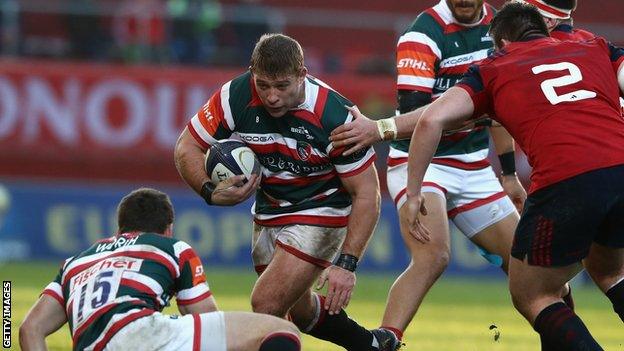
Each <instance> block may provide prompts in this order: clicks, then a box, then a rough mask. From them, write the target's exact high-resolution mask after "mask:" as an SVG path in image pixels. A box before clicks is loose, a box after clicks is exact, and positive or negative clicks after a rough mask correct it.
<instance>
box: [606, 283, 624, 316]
mask: <svg viewBox="0 0 624 351" xmlns="http://www.w3.org/2000/svg"><path fill="white" fill-rule="evenodd" d="M605 294H606V295H607V297H608V298H609V300H611V303H612V304H613V310H614V311H615V313H617V314H618V316H620V319H621V320H622V322H624V279H622V280H620V282H619V283H617V284H615V285H614V286H612V287H611V288H609V290H607V292H606V293H605Z"/></svg>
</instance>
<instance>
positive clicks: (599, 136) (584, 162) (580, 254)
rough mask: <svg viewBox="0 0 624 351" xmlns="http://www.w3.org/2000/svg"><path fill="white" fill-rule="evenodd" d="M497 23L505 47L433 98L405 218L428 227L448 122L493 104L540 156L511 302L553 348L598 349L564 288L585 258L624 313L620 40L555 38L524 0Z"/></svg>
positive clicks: (535, 158) (414, 156)
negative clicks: (430, 179) (427, 186)
mask: <svg viewBox="0 0 624 351" xmlns="http://www.w3.org/2000/svg"><path fill="white" fill-rule="evenodd" d="M490 33H491V35H492V36H493V38H494V42H495V44H496V47H497V48H499V51H498V52H496V53H495V54H494V55H493V56H492V57H491V58H488V59H486V60H484V61H483V62H482V63H480V64H479V65H476V66H473V67H471V68H470V70H469V72H468V73H467V74H466V76H465V77H464V78H463V80H462V81H461V82H460V83H459V84H458V85H457V86H456V87H454V88H451V89H449V90H448V91H447V92H446V93H445V94H444V95H443V96H442V97H440V99H438V100H437V101H435V102H434V103H433V104H432V105H431V106H430V107H428V108H427V110H426V111H425V112H424V113H423V115H422V117H421V119H420V121H419V122H418V126H417V128H416V130H415V131H414V133H413V136H412V143H411V145H410V150H409V151H410V153H409V161H408V163H409V165H408V168H409V178H408V179H409V181H408V190H407V194H408V200H407V203H406V205H405V206H406V208H407V213H408V226H409V230H410V232H412V233H413V235H416V236H420V235H423V233H422V231H423V228H422V223H419V216H418V213H419V212H420V213H422V212H424V211H426V208H425V205H427V202H426V201H427V200H426V198H424V196H423V195H422V194H421V190H422V187H423V177H424V176H425V173H426V170H427V166H428V164H429V161H430V160H431V157H432V156H433V155H434V153H435V147H436V145H437V143H438V140H439V139H440V136H441V134H442V130H443V129H448V128H453V127H455V126H458V125H461V124H462V123H463V122H465V121H467V120H471V119H474V118H478V117H479V116H481V115H483V114H484V113H488V114H490V116H493V118H495V119H496V120H497V121H498V122H500V123H501V124H502V125H503V126H505V128H506V129H507V130H508V131H509V132H510V133H511V134H512V135H513V136H514V137H515V139H516V140H517V141H518V143H519V144H520V146H521V147H522V149H523V150H525V151H526V152H527V155H528V158H529V163H530V164H531V165H532V166H533V172H532V174H531V180H532V185H531V188H530V191H529V197H528V199H527V202H526V206H525V208H524V211H523V214H522V219H521V220H520V223H519V225H518V229H517V230H516V234H515V239H514V245H513V248H512V259H511V260H510V268H509V275H510V291H511V295H512V299H513V302H514V305H515V306H516V308H517V309H518V311H520V313H522V315H523V316H524V317H525V318H526V319H527V320H528V321H529V322H530V323H531V324H532V325H533V327H534V329H535V330H536V331H537V332H538V333H539V334H540V336H541V337H542V338H543V339H545V340H546V341H547V342H548V344H549V345H551V346H552V347H553V348H554V349H556V350H602V348H601V347H600V346H599V345H598V343H597V342H596V341H595V340H594V339H593V337H592V336H591V334H590V333H589V331H588V330H587V328H586V327H585V325H584V324H583V322H582V321H581V320H580V318H579V317H578V316H577V315H576V314H575V313H574V312H573V311H572V310H571V309H570V308H569V307H568V306H566V305H565V304H564V303H563V301H562V300H561V298H560V297H559V296H560V294H559V293H560V291H561V289H562V288H563V286H564V284H565V283H566V282H567V281H568V280H569V279H570V278H572V277H573V276H574V275H575V274H577V273H578V271H579V270H580V269H581V268H582V266H581V264H580V263H581V262H583V265H584V266H585V269H586V270H587V272H588V273H589V274H590V276H591V277H592V279H593V280H594V282H595V283H596V285H597V286H598V287H599V288H600V289H601V290H602V291H603V292H604V293H605V294H606V295H607V297H608V298H609V300H610V301H611V302H612V304H613V308H614V310H615V312H616V313H617V314H618V315H619V317H620V319H622V321H624V273H623V272H624V235H622V228H623V226H624V182H622V179H624V120H623V119H622V114H621V112H620V108H619V102H618V98H619V94H620V93H621V92H622V91H624V50H622V49H618V48H615V47H613V46H611V45H609V44H608V43H607V42H606V41H605V40H604V39H602V38H594V39H591V40H586V41H583V42H574V41H557V40H553V39H551V38H549V37H548V29H547V27H546V25H545V23H544V21H543V19H542V18H541V16H540V14H539V12H538V11H537V9H536V8H535V7H533V6H530V5H526V4H522V3H517V2H513V3H508V4H507V5H505V6H504V7H503V9H502V10H501V11H500V12H499V13H498V14H497V15H496V17H495V18H494V20H493V21H492V24H491V29H490ZM614 73H615V75H616V76H617V79H615V78H614ZM555 88H557V89H555ZM536 92H537V93H536ZM511 102H513V103H511ZM492 112H493V113H492ZM580 126H582V128H580ZM427 206H428V205H427Z"/></svg>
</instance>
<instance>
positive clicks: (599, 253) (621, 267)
mask: <svg viewBox="0 0 624 351" xmlns="http://www.w3.org/2000/svg"><path fill="white" fill-rule="evenodd" d="M583 264H584V265H585V269H586V270H587V273H589V275H590V276H591V277H592V279H593V280H594V282H595V283H596V285H598V287H599V288H600V290H602V292H604V293H605V295H607V297H608V298H609V300H611V303H612V304H613V310H614V311H615V313H617V314H618V316H620V319H621V320H622V321H623V322H624V249H614V248H609V247H606V246H603V245H599V244H596V243H593V244H592V246H591V248H590V250H589V255H588V256H587V258H586V259H585V260H584V261H583Z"/></svg>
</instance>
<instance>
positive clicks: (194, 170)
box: [175, 34, 398, 351]
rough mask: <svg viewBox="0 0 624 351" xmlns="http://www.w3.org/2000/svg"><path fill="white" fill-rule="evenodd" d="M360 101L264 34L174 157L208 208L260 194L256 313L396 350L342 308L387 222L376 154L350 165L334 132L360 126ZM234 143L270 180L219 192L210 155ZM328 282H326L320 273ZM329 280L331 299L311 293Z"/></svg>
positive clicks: (347, 342)
mask: <svg viewBox="0 0 624 351" xmlns="http://www.w3.org/2000/svg"><path fill="white" fill-rule="evenodd" d="M345 105H347V106H352V105H353V104H352V103H351V102H350V101H349V100H347V99H346V98H345V97H343V96H342V95H340V94H339V93H338V92H336V91H334V90H333V89H331V88H330V87H329V86H328V85H327V84H325V83H323V82H322V81H320V80H318V79H316V78H314V77H312V76H310V75H308V71H307V69H306V67H305V64H304V55H303V50H302V48H301V46H300V45H299V43H298V42H297V41H295V40H294V39H292V38H290V37H288V36H285V35H282V34H267V35H263V36H262V37H261V38H260V40H259V41H258V43H257V44H256V46H255V48H254V50H253V53H252V56H251V62H250V67H249V70H248V71H247V72H245V73H243V74H241V75H240V76H238V77H236V78H234V79H232V80H231V81H229V82H227V83H225V84H224V85H223V86H222V87H221V88H220V89H219V90H218V91H217V92H216V93H215V94H214V95H213V96H212V97H211V98H210V99H209V100H208V102H207V103H206V104H205V105H204V106H203V107H202V108H201V109H200V111H199V112H198V113H197V114H196V115H195V116H193V117H192V118H191V121H190V122H189V123H188V125H187V127H186V128H185V129H184V131H183V132H182V134H181V136H180V138H179V139H178V143H177V145H176V150H175V160H176V165H177V168H178V171H179V172H180V174H181V176H182V178H183V179H184V180H185V181H186V182H187V183H188V184H189V186H190V187H191V188H193V190H195V191H196V192H197V193H198V194H200V195H201V196H202V197H203V198H204V199H205V200H206V202H207V203H208V204H209V205H234V204H237V203H240V202H241V201H243V200H245V199H246V198H248V197H250V196H251V195H252V193H253V192H255V200H256V201H255V204H254V206H253V209H252V212H253V217H254V218H253V220H254V230H253V243H252V246H253V247H252V258H253V263H254V265H255V269H256V272H257V273H258V274H259V278H258V280H257V281H256V284H255V286H254V289H253V292H252V295H251V304H252V308H253V310H254V311H256V312H261V313H267V314H271V315H274V316H279V317H283V318H286V317H288V318H291V319H292V321H293V322H294V323H295V324H296V325H297V326H298V327H299V328H300V329H301V330H302V331H303V332H305V333H308V334H310V335H312V336H314V337H317V338H320V339H323V340H327V341H330V342H333V343H335V344H337V345H340V346H343V347H344V348H346V349H347V350H353V351H366V350H393V349H395V348H396V347H397V346H398V341H397V340H396V338H395V336H394V334H392V333H390V332H388V331H386V330H375V331H374V333H373V332H371V331H368V330H366V329H365V328H363V327H362V326H360V325H359V324H357V323H356V322H355V321H353V320H352V319H350V318H349V317H348V316H347V314H346V313H345V311H344V308H345V307H346V306H347V305H348V303H349V301H350V299H351V295H352V293H353V288H354V286H355V282H356V276H355V271H356V268H357V263H358V261H359V260H360V259H361V257H362V255H363V254H364V250H365V248H366V245H367V243H368V241H369V239H370V237H371V235H372V233H373V229H374V228H375V225H376V223H377V220H378V217H379V203H380V194H379V183H378V179H377V171H376V169H375V165H374V163H373V161H374V159H375V154H374V152H373V149H372V148H364V149H362V150H361V151H360V152H358V153H355V154H352V155H350V156H343V155H342V153H343V149H342V148H335V147H333V146H332V144H331V142H330V141H329V134H330V132H331V131H332V130H333V129H335V128H336V127H337V126H339V125H342V124H344V123H345V122H349V121H351V118H352V116H351V113H350V112H349V111H348V110H347V109H346V108H345ZM233 134H236V135H237V136H238V137H239V138H240V139H241V140H242V141H244V142H245V143H246V144H247V146H249V147H250V148H251V149H252V150H253V151H254V152H255V154H256V156H257V157H258V159H259V161H260V163H261V164H262V166H263V167H264V171H263V174H262V177H255V176H254V177H252V178H251V179H250V180H249V181H248V182H247V183H246V184H243V182H242V180H241V182H240V183H239V184H238V185H239V186H238V187H232V188H228V189H224V190H222V191H219V190H214V189H213V188H212V185H211V183H210V182H209V178H208V175H207V174H206V172H205V170H204V168H203V163H204V162H203V160H204V155H205V153H206V151H207V150H208V149H209V148H210V145H211V144H214V143H215V142H217V140H219V139H226V138H230V137H232V135H233ZM321 273H323V274H321ZM317 280H318V282H319V284H318V285H319V286H323V285H324V284H325V283H326V282H327V285H328V287H327V295H326V296H321V295H320V294H317V293H314V292H312V289H311V288H312V287H313V285H314V283H315V281H317Z"/></svg>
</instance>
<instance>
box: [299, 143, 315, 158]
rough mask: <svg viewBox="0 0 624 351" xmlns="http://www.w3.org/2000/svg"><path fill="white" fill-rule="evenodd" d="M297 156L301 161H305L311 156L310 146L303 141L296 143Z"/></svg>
mask: <svg viewBox="0 0 624 351" xmlns="http://www.w3.org/2000/svg"><path fill="white" fill-rule="evenodd" d="M297 154H298V155H299V158H300V159H301V161H307V160H308V159H309V158H310V155H312V145H310V144H308V143H306V142H305V141H298V142H297Z"/></svg>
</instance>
